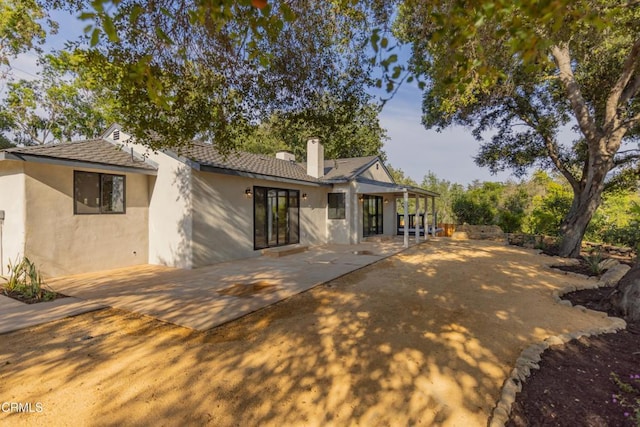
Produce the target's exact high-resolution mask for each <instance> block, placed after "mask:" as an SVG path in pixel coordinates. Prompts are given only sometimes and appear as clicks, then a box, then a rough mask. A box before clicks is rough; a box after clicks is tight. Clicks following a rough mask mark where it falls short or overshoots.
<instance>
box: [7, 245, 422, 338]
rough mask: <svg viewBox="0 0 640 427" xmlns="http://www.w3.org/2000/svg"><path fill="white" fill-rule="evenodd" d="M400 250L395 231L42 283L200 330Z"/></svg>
mask: <svg viewBox="0 0 640 427" xmlns="http://www.w3.org/2000/svg"><path fill="white" fill-rule="evenodd" d="M412 243H413V242H412ZM402 250H404V247H403V241H402V239H392V240H386V241H380V242H366V243H362V244H359V245H326V246H317V247H311V248H309V250H307V251H305V252H301V253H297V254H292V255H287V256H284V257H279V258H273V257H267V256H262V257H258V258H251V259H244V260H237V261H231V262H226V263H220V264H215V265H211V266H208V267H203V268H198V269H195V270H182V269H176V268H169V267H163V266H156V265H142V266H136V267H129V268H121V269H116V270H109V271H100V272H96V273H88V274H81V275H74V276H65V277H58V278H54V279H50V280H48V281H47V284H48V285H49V286H50V287H51V288H52V289H53V290H55V291H57V292H60V293H63V294H65V295H69V296H71V297H74V300H76V299H79V300H85V301H87V302H90V303H91V304H92V305H91V307H93V308H92V309H95V305H99V306H109V307H114V308H118V309H122V310H126V311H131V312H136V313H140V314H145V315H148V316H151V317H154V318H156V319H159V320H162V321H165V322H170V323H173V324H176V325H179V326H184V327H188V328H191V329H196V330H199V331H203V330H207V329H211V328H213V327H215V326H218V325H221V324H223V323H226V322H229V321H231V320H234V319H237V318H239V317H242V316H244V315H245V314H247V313H251V312H253V311H256V310H258V309H260V308H262V307H265V306H268V305H271V304H273V303H275V302H278V301H280V300H283V299H286V298H288V297H290V296H292V295H295V294H298V293H300V292H304V291H306V290H308V289H310V288H313V287H314V286H317V285H319V284H321V283H325V282H327V281H330V280H333V279H335V278H337V277H340V276H342V275H344V274H347V273H349V272H352V271H354V270H357V269H360V268H362V267H364V266H366V265H369V264H372V263H374V262H376V261H379V260H381V259H384V258H386V257H389V256H391V255H393V254H396V253H398V252H401V251H402ZM65 300H67V299H66V298H65V299H62V300H59V301H60V304H64V301H65ZM0 317H1V313H0ZM52 320H53V319H52Z"/></svg>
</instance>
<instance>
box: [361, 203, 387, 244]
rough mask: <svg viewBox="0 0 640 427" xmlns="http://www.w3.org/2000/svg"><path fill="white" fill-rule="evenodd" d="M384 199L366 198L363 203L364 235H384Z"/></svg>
mask: <svg viewBox="0 0 640 427" xmlns="http://www.w3.org/2000/svg"><path fill="white" fill-rule="evenodd" d="M382 211H383V208H382V197H380V196H368V195H365V196H364V200H363V202H362V215H363V217H362V235H363V236H364V237H367V236H374V235H376V234H382Z"/></svg>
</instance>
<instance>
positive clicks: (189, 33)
mask: <svg viewBox="0 0 640 427" xmlns="http://www.w3.org/2000/svg"><path fill="white" fill-rule="evenodd" d="M107 5H109V6H110V9H108V8H107V7H106V6H107ZM384 9H385V8H382V9H377V10H376V12H375V14H374V13H373V12H371V11H370V10H369V9H368V8H366V7H365V6H363V5H360V4H359V3H358V2H356V4H354V5H352V4H351V2H342V1H329V2H325V1H316V0H303V1H296V2H278V3H276V2H273V3H271V2H270V3H269V4H267V5H266V6H265V7H263V8H262V9H258V8H256V7H252V5H251V2H250V1H249V0H237V1H231V0H223V1H220V2H195V3H189V2H175V1H173V0H158V1H155V2H138V1H136V0H123V1H118V2H113V3H112V4H111V3H109V2H107V1H100V0H98V1H93V2H91V3H90V5H89V4H87V10H86V11H85V13H84V14H83V15H82V17H83V18H85V19H88V20H91V21H93V27H92V28H90V29H89V34H90V38H91V45H92V47H90V48H85V49H84V50H83V56H84V58H85V75H86V76H89V77H91V78H96V79H99V80H100V82H101V84H102V86H103V87H105V88H108V89H109V90H111V91H112V92H113V94H114V98H116V99H118V101H119V103H120V113H121V114H120V116H121V120H120V122H121V124H122V125H123V126H124V127H126V128H127V129H128V130H129V131H131V132H132V133H133V134H134V135H135V136H136V137H137V139H138V140H139V141H140V142H142V143H145V144H147V145H148V146H150V147H152V148H163V147H166V146H173V147H176V146H180V145H183V144H189V143H190V142H191V141H192V140H193V139H194V138H199V139H203V140H209V141H213V142H214V143H215V144H216V146H217V147H218V149H220V150H222V151H225V150H230V149H234V148H237V147H238V144H239V142H240V141H242V139H243V138H244V137H245V136H246V135H247V134H250V133H251V132H252V131H253V129H254V128H255V126H256V125H260V124H263V123H267V122H268V121H269V120H270V119H271V118H272V117H273V116H274V115H278V116H283V115H284V116H287V119H289V118H290V117H291V116H290V114H299V115H309V114H312V113H318V114H324V113H323V111H322V110H316V109H313V108H310V106H313V105H315V104H316V103H318V102H322V100H324V99H327V97H328V99H331V100H336V101H337V102H338V103H339V104H342V105H348V106H349V107H350V108H351V110H352V111H357V110H359V109H361V108H365V107H366V106H367V104H368V103H369V102H368V101H369V99H368V96H367V95H366V92H365V90H364V88H366V87H367V86H368V85H369V84H370V83H371V82H370V78H369V69H370V65H369V62H368V57H367V53H366V49H364V45H365V43H366V42H367V40H368V34H369V33H370V32H369V31H367V30H365V28H369V27H370V25H371V23H372V22H374V21H377V20H379V19H382V18H381V17H379V16H378V15H379V14H382V13H384ZM305 121H307V122H313V121H315V122H317V121H318V120H315V119H314V120H313V121H310V120H308V117H305Z"/></svg>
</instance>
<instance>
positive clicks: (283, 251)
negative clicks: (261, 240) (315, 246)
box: [261, 245, 309, 258]
mask: <svg viewBox="0 0 640 427" xmlns="http://www.w3.org/2000/svg"><path fill="white" fill-rule="evenodd" d="M307 249H309V247H308V246H305V245H290V246H280V247H277V248H267V249H263V250H262V251H261V252H262V256H268V257H272V258H280V257H282V256H287V255H293V254H299V253H301V252H304V251H306V250H307Z"/></svg>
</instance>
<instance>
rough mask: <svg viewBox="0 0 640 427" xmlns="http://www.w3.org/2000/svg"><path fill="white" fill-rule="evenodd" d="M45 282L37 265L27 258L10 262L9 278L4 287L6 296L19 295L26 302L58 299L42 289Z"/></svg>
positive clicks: (53, 293) (53, 294) (52, 293)
mask: <svg viewBox="0 0 640 427" xmlns="http://www.w3.org/2000/svg"><path fill="white" fill-rule="evenodd" d="M42 286H43V281H42V276H41V275H40V272H39V271H38V269H37V268H36V266H35V264H34V263H33V262H31V260H29V258H27V257H23V258H22V259H21V260H20V261H16V262H15V263H13V264H12V263H11V262H9V278H8V280H7V283H6V284H5V286H4V290H5V293H6V294H9V293H11V294H17V296H19V297H20V298H21V299H25V300H38V301H39V300H44V301H49V300H52V299H54V298H55V297H56V294H55V292H51V291H48V290H45V289H42Z"/></svg>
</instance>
